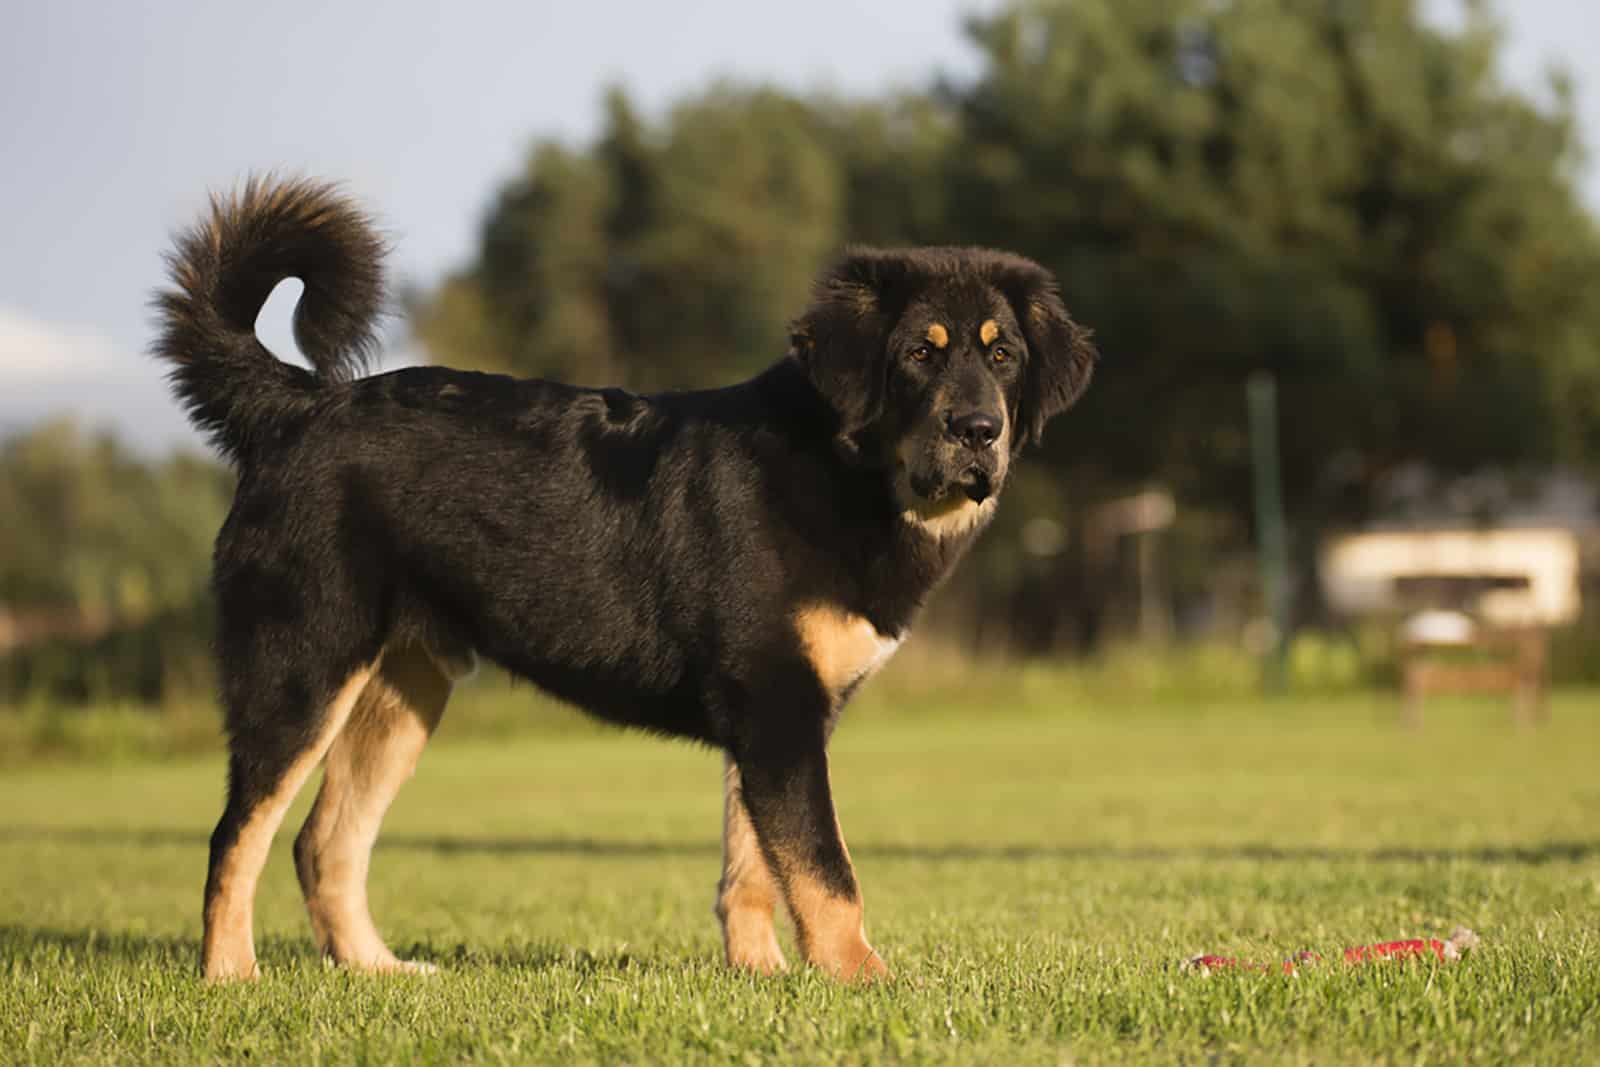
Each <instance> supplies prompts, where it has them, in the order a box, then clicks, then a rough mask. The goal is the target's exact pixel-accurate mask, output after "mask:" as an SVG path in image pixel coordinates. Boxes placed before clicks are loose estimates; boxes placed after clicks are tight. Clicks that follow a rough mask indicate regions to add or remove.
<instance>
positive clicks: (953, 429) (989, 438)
mask: <svg viewBox="0 0 1600 1067" xmlns="http://www.w3.org/2000/svg"><path fill="white" fill-rule="evenodd" d="M949 425H950V436H951V437H954V438H955V439H956V440H957V441H960V442H961V443H962V444H964V445H966V446H967V447H968V448H970V449H972V450H973V451H974V452H982V451H983V450H984V449H986V448H989V447H991V446H992V445H993V444H994V440H995V438H997V437H999V436H1000V418H999V416H997V415H991V414H989V413H988V412H986V411H973V412H969V413H968V414H966V415H959V416H957V415H952V416H950V424H949Z"/></svg>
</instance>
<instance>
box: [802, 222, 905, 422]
mask: <svg viewBox="0 0 1600 1067" xmlns="http://www.w3.org/2000/svg"><path fill="white" fill-rule="evenodd" d="M907 269H908V264H907V262H906V259H905V257H904V256H900V255H897V254H895V253H892V252H881V251H878V250H876V249H870V248H857V249H851V250H849V251H848V252H846V253H845V255H844V258H843V259H841V260H840V261H839V262H838V263H836V264H835V265H834V266H833V267H832V268H830V269H829V270H828V271H826V272H825V273H824V274H823V275H822V277H821V278H819V279H818V280H817V284H816V288H815V290H814V291H813V294H812V300H811V306H810V307H808V308H807V309H806V311H805V314H803V315H801V316H800V318H799V319H797V320H796V321H795V322H794V324H793V325H792V326H791V327H790V334H789V341H790V345H791V351H792V352H793V353H794V356H795V358H796V359H798V360H799V361H800V363H801V365H802V366H804V367H805V369H806V373H807V375H809V376H810V378H811V384H812V385H814V386H816V389H817V392H819V393H821V394H822V397H823V399H825V400H827V402H828V403H829V405H830V406H832V408H833V410H834V411H835V412H837V413H838V415H839V436H840V437H843V438H847V437H849V436H850V435H851V434H853V433H856V432H857V431H859V430H861V429H863V428H865V427H867V426H869V425H871V424H872V423H873V422H874V421H876V420H877V418H878V416H879V415H881V414H882V413H883V404H884V389H885V386H886V384H887V383H886V382H885V376H886V366H887V365H886V362H885V361H886V358H887V356H886V350H885V349H886V346H887V344H888V341H889V332H890V331H891V330H893V329H894V324H895V322H896V321H897V319H898V316H899V312H898V306H899V305H900V304H901V303H903V296H902V293H903V290H904V283H905V279H906V276H907Z"/></svg>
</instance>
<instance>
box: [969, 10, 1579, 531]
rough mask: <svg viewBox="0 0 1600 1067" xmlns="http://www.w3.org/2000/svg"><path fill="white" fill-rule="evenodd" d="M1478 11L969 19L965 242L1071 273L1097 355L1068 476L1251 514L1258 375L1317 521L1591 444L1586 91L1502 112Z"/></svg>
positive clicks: (1484, 20)
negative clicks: (1581, 135)
mask: <svg viewBox="0 0 1600 1067" xmlns="http://www.w3.org/2000/svg"><path fill="white" fill-rule="evenodd" d="M1466 16H1467V21H1466V28H1465V29H1464V30H1463V31H1462V32H1460V33H1458V34H1451V33H1447V32H1445V31H1443V30H1440V29H1438V28H1436V27H1433V26H1431V25H1429V24H1427V23H1425V22H1424V21H1423V20H1422V19H1421V18H1420V16H1419V13H1418V11H1417V9H1416V5H1415V4H1414V3H1412V2H1411V0H1321V2H1306V0H1232V2H1229V3H1214V2H1207V0H1115V2H1113V0H1053V2H1052V0H1026V2H1021V3H1017V4H1013V5H1011V6H1010V7H1008V8H1007V9H1005V10H1004V11H1002V12H1001V13H999V14H997V15H995V16H994V17H992V18H988V19H982V20H977V21H975V22H974V23H973V26H972V32H973V37H974V39H975V40H976V41H977V42H978V44H979V46H980V47H981V48H982V49H983V51H984V54H985V59H986V63H985V68H984V71H983V73H982V75H981V77H980V78H979V80H978V81H977V83H976V84H975V85H974V86H972V87H971V88H970V89H969V90H967V91H966V92H964V93H963V94H961V96H960V99H959V105H960V108H961V114H962V122H961V130H962V138H963V141H962V144H961V146H960V148H959V150H958V151H957V152H955V153H953V155H952V157H951V159H952V165H951V177H950V183H951V188H952V196H951V215H950V222H951V225H952V226H953V227H959V228H960V229H961V232H962V234H963V236H964V237H965V238H967V239H970V240H973V241H982V242H986V243H995V244H1002V245H1008V246H1011V247H1015V248H1018V249H1019V250H1021V251H1024V252H1027V253H1030V254H1032V255H1034V256H1036V257H1038V258H1039V259H1041V260H1042V261H1043V262H1045V263H1046V264H1047V265H1049V266H1051V267H1053V268H1055V269H1056V270H1057V272H1058V274H1059V276H1060V277H1061V279H1062V282H1063V287H1064V289H1065V291H1066V294H1067V298H1068V304H1069V306H1071V307H1073V308H1074V309H1075V311H1076V312H1077V313H1078V314H1079V316H1080V317H1081V318H1083V319H1084V321H1086V322H1088V323H1091V324H1093V325H1094V326H1095V327H1096V329H1097V331H1098V333H1099V338H1100V341H1101V344H1102V347H1103V349H1104V350H1105V351H1106V353H1107V355H1108V359H1107V362H1106V364H1105V365H1104V367H1103V368H1102V370H1103V373H1102V375H1101V377H1100V380H1099V381H1098V382H1097V385H1096V388H1095V390H1094V391H1093V393H1092V394H1091V399H1090V402H1089V403H1088V404H1086V406H1085V409H1084V411H1083V414H1082V415H1081V416H1080V417H1079V418H1076V419H1071V420H1068V421H1067V424H1066V426H1064V427H1063V429H1062V430H1061V431H1060V432H1058V433H1054V434H1053V435H1052V437H1053V440H1052V442H1051V444H1052V447H1053V449H1054V451H1053V453H1052V455H1053V456H1054V457H1055V458H1056V459H1057V460H1058V461H1059V462H1062V463H1089V464H1093V465H1094V466H1096V467H1098V468H1101V469H1102V470H1101V473H1102V474H1109V475H1111V476H1112V477H1113V480H1114V481H1116V482H1125V481H1129V480H1139V479H1145V478H1159V479H1162V480H1164V481H1167V482H1169V483H1171V484H1173V485H1175V486H1177V487H1178V488H1179V489H1180V491H1181V493H1182V495H1183V496H1184V498H1185V499H1186V500H1188V501H1191V502H1204V501H1207V500H1212V501H1216V502H1218V503H1221V504H1224V505H1226V506H1228V507H1229V508H1230V509H1232V510H1234V511H1236V512H1239V513H1242V512H1243V504H1244V502H1245V498H1246V495H1247V493H1248V487H1249V482H1248V477H1247V463H1248V452H1247V449H1246V447H1245V437H1244V430H1243V427H1244V419H1243V415H1242V406H1243V405H1242V395H1243V392H1242V388H1241V383H1242V382H1243V380H1244V378H1245V377H1246V376H1247V375H1248V374H1249V373H1250V372H1251V371H1253V370H1257V369H1268V370H1271V371H1273V372H1275V373H1276V374H1277V375H1278V377H1279V379H1280V381H1281V383H1282V386H1283V425H1284V427H1285V434H1284V461H1285V475H1286V482H1287V486H1288V491H1289V504H1290V509H1291V512H1292V513H1294V514H1298V515H1302V516H1304V515H1309V514H1317V515H1327V514H1330V513H1341V514H1345V515H1354V514H1359V513H1360V511H1361V510H1362V508H1363V507H1364V506H1365V504H1366V502H1367V493H1368V491H1369V490H1370V488H1371V485H1372V483H1373V480H1374V479H1375V478H1376V477H1377V476H1378V475H1379V474H1381V473H1382V472H1383V471H1384V470H1386V469H1387V468H1389V467H1391V466H1392V465H1393V464H1395V463H1397V462H1401V461H1405V460H1410V459H1420V460H1425V461H1428V462H1429V463H1432V464H1434V465H1436V466H1439V467H1444V468H1467V467H1472V466H1476V465H1479V464H1482V463H1485V462H1502V463H1504V462H1517V461H1521V460H1543V459H1547V458H1550V457H1551V456H1553V455H1555V454H1557V453H1558V452H1566V453H1567V454H1569V455H1570V454H1572V453H1573V451H1574V450H1573V449H1572V447H1571V446H1572V443H1573V442H1574V441H1575V440H1579V439H1587V437H1586V435H1587V434H1590V433H1592V432H1593V431H1592V430H1590V429H1589V427H1590V426H1591V425H1592V424H1593V421H1594V419H1593V413H1594V411H1595V410H1596V409H1595V408H1594V407H1593V405H1592V403H1589V402H1588V401H1589V400H1592V386H1591V385H1590V383H1591V382H1592V381H1593V378H1592V376H1591V374H1590V371H1589V369H1588V368H1590V367H1592V366H1593V362H1594V354H1595V348H1594V345H1595V340H1596V331H1595V329H1594V321H1593V317H1592V315H1588V314H1587V313H1586V312H1585V302H1584V300H1583V294H1584V293H1585V292H1586V291H1588V289H1589V288H1590V287H1591V286H1592V284H1593V283H1594V282H1595V281H1596V280H1600V242H1597V240H1596V234H1595V229H1594V225H1593V222H1592V220H1591V219H1590V217H1589V216H1588V215H1587V214H1586V213H1585V212H1584V210H1583V209H1582V207H1581V206H1580V204H1579V203H1578V200H1577V198H1576V195H1575V193H1574V189H1573V184H1572V180H1571V179H1572V172H1573V166H1574V163H1575V160H1576V157H1577V151H1578V145H1577V142H1576V140H1575V133H1574V125H1573V121H1572V112H1571V101H1570V94H1567V93H1565V92H1558V93H1557V94H1556V95H1555V102H1554V105H1553V106H1552V107H1551V108H1550V109H1549V110H1548V111H1541V110H1538V109H1536V108H1535V107H1534V106H1533V105H1532V104H1530V103H1529V102H1528V101H1527V100H1525V99H1523V98H1521V97H1519V96H1517V95H1516V94H1514V93H1511V92H1510V91H1508V90H1506V89H1505V88H1504V87H1502V86H1501V85H1500V84H1499V83H1498V82H1497V80H1496V77H1495V74H1494V63H1493V61H1494V57H1495V54H1496V49H1497V47H1498V43H1499V36H1498V33H1497V32H1496V29H1495V27H1494V25H1493V24H1492V22H1491V21H1490V19H1489V17H1488V15H1487V13H1486V9H1485V8H1484V7H1482V6H1481V5H1476V4H1474V5H1469V7H1468V8H1467V11H1466ZM1586 318H1587V319H1588V320H1589V321H1585V319H1586ZM1574 375H1577V376H1578V377H1579V379H1580V380H1581V381H1582V382H1583V387H1584V388H1585V389H1587V390H1591V391H1590V393H1589V396H1588V397H1585V398H1584V399H1583V400H1581V401H1579V402H1576V403H1575V402H1574V401H1575V396H1574V388H1573V387H1574V383H1573V381H1572V377H1573V376H1574Z"/></svg>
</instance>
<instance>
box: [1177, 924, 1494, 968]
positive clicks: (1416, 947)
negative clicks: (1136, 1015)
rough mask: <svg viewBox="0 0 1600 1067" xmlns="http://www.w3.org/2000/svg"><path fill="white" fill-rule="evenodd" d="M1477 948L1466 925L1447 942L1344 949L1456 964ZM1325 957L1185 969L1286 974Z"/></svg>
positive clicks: (1366, 955)
mask: <svg viewBox="0 0 1600 1067" xmlns="http://www.w3.org/2000/svg"><path fill="white" fill-rule="evenodd" d="M1477 947H1478V935H1477V934H1475V933H1473V932H1472V931H1471V930H1468V929H1467V928H1466V927H1465V926H1458V927H1456V928H1455V930H1454V931H1453V932H1452V933H1451V934H1450V938H1449V940H1447V941H1440V940H1439V939H1438V938H1436V937H1435V938H1422V937H1415V938H1412V939H1410V940H1408V941H1382V942H1379V943H1378V944H1375V945H1356V946H1355V947H1354V948H1347V949H1345V950H1344V961H1345V962H1346V963H1367V962H1370V961H1372V960H1398V959H1407V958H1409V957H1413V956H1424V955H1427V954H1428V953H1429V952H1432V953H1433V955H1434V956H1435V957H1436V958H1437V959H1438V960H1439V962H1441V963H1454V962H1456V961H1457V960H1459V959H1461V957H1462V956H1464V955H1466V954H1467V953H1468V952H1470V951H1471V950H1473V949H1475V948H1477ZM1321 959H1322V957H1321V956H1319V955H1317V954H1316V953H1315V952H1296V953H1295V954H1294V955H1293V956H1290V957H1289V958H1288V959H1286V960H1284V961H1283V963H1282V964H1278V965H1273V964H1270V963H1258V962H1256V961H1254V960H1241V959H1237V958H1235V957H1233V956H1210V955H1207V956H1193V957H1190V958H1189V959H1187V960H1184V961H1183V965H1184V967H1185V968H1187V969H1189V970H1192V971H1199V972H1201V973H1202V974H1210V973H1211V972H1212V971H1224V970H1236V971H1268V972H1270V971H1276V970H1280V969H1281V970H1282V971H1283V973H1284V974H1294V973H1295V968H1296V967H1298V966H1299V965H1300V964H1302V963H1315V962H1317V961H1319V960H1321Z"/></svg>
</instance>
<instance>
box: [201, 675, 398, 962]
mask: <svg viewBox="0 0 1600 1067" xmlns="http://www.w3.org/2000/svg"><path fill="white" fill-rule="evenodd" d="M371 673H372V668H371V666H370V665H368V666H363V667H361V668H359V669H357V670H354V671H352V672H349V673H348V674H347V675H346V677H345V679H344V681H343V682H341V683H336V684H334V685H332V686H328V687H324V692H325V693H326V696H325V697H324V698H323V699H322V700H320V701H319V700H316V699H314V698H309V697H308V693H309V692H310V691H312V689H313V687H310V686H307V685H305V684H304V683H303V682H301V681H299V680H297V679H293V678H286V679H283V680H282V681H281V684H277V685H268V686H265V687H263V688H262V689H261V690H259V691H248V690H246V691H244V693H243V695H241V694H240V693H237V692H236V693H234V694H232V695H230V700H229V704H230V707H229V718H230V725H229V732H230V735H231V736H230V757H229V762H228V802H227V806H226V808H225V809H224V810H223V813H222V818H221V820H220V821H219V822H218V823H217V828H216V830H215V831H214V832H213V833H212V835H211V861H210V868H209V870H208V872H207V875H206V890H205V938H204V942H203V945H202V949H201V953H202V955H201V968H202V970H203V971H204V973H205V976H206V977H207V978H210V979H226V978H253V977H255V976H256V951H255V941H254V935H253V925H254V910H255V895H256V883H257V882H258V881H259V880H260V877H261V869H262V867H264V866H265V865H266V862H267V852H268V850H269V849H270V848H271V847H272V838H273V835H274V834H276V833H277V831H278V827H279V826H280V825H281V824H282V823H283V817H284V815H285V814H286V813H287V812H288V810H289V805H290V804H291V803H293V801H294V798H295V795H296V794H297V793H299V792H300V788H301V787H302V786H303V785H305V783H306V779H308V778H310V777H311V774H312V772H313V771H315V770H316V768H317V764H318V763H320V762H322V757H323V755H324V754H325V753H326V752H327V751H328V747H329V746H330V745H331V744H332V743H333V741H334V739H335V738H336V737H337V736H338V735H339V732H340V731H341V730H342V729H343V728H344V725H345V721H346V719H348V718H349V716H350V713H351V710H352V709H353V708H354V707H355V704H356V700H357V698H358V697H359V696H360V695H361V692H362V690H363V689H364V687H365V686H366V685H367V680H368V678H369V676H370V675H371ZM241 688H242V687H241ZM246 704H248V706H245V705H246Z"/></svg>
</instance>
